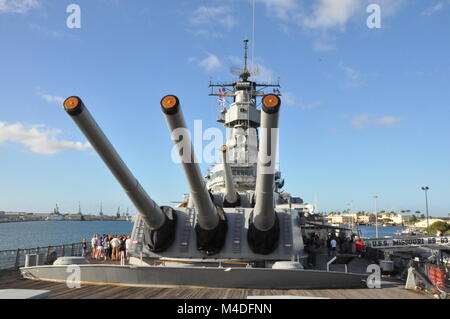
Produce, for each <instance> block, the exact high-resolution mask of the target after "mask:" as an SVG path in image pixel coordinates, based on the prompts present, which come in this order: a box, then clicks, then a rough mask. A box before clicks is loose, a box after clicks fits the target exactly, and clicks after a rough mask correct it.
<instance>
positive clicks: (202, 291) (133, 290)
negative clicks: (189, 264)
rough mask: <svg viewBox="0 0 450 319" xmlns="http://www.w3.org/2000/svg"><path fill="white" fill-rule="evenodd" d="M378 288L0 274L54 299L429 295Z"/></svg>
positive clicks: (3, 282)
mask: <svg viewBox="0 0 450 319" xmlns="http://www.w3.org/2000/svg"><path fill="white" fill-rule="evenodd" d="M383 285H384V286H383V288H382V289H323V290H305V289H303V290H302V289H298V290H295V289H293V290H274V289H221V288H188V287H179V288H162V287H152V288H145V287H123V286H98V285H82V287H81V288H79V289H75V288H74V289H69V288H67V286H66V285H65V284H63V283H54V282H45V281H36V280H26V279H21V278H20V277H19V274H18V272H17V271H2V272H0V289H10V288H16V289H43V290H51V291H52V294H51V295H50V298H54V299H245V298H247V296H267V297H270V296H303V297H321V298H331V299H427V298H431V296H429V295H427V294H424V293H421V292H415V291H409V290H406V289H404V288H403V285H404V284H403V283H397V282H388V283H387V282H386V283H383Z"/></svg>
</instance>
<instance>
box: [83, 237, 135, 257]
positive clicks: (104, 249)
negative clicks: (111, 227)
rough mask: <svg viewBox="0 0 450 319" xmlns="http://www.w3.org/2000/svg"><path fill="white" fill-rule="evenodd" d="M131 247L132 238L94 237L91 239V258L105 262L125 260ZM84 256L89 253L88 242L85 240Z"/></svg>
mask: <svg viewBox="0 0 450 319" xmlns="http://www.w3.org/2000/svg"><path fill="white" fill-rule="evenodd" d="M130 246H131V239H130V236H125V235H119V236H117V235H107V234H103V235H101V236H100V235H98V234H96V235H93V236H92V239H91V258H93V259H104V260H124V259H125V258H127V257H128V250H129V249H130ZM82 248H83V256H86V253H87V240H86V238H83V243H82Z"/></svg>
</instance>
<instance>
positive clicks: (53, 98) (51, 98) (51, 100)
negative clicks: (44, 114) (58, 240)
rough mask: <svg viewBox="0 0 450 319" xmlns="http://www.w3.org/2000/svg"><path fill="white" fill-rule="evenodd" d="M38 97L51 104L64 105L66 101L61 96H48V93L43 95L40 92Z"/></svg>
mask: <svg viewBox="0 0 450 319" xmlns="http://www.w3.org/2000/svg"><path fill="white" fill-rule="evenodd" d="M38 95H39V96H40V97H42V98H43V99H44V100H46V101H47V102H49V103H57V104H59V105H62V104H63V103H64V100H65V99H64V98H62V97H61V96H57V95H51V94H46V93H42V92H38Z"/></svg>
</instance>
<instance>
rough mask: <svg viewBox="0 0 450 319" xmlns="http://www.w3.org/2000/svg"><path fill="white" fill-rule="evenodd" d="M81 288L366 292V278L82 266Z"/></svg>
mask: <svg viewBox="0 0 450 319" xmlns="http://www.w3.org/2000/svg"><path fill="white" fill-rule="evenodd" d="M73 267H74V266H73V265H72V266H37V267H24V268H21V269H20V271H21V273H22V276H23V277H24V278H26V279H34V280H44V281H54V282H67V280H68V278H69V279H70V278H72V276H71V274H72V273H73V272H74V268H73ZM77 267H79V270H80V272H79V273H80V281H79V283H80V284H81V285H122V286H138V287H155V286H158V287H210V288H250V289H280V290H281V289H331V288H341V289H343V288H362V287H364V286H365V283H364V280H365V278H366V275H362V274H352V273H342V272H326V271H318V270H294V269H265V268H258V269H255V268H226V267H223V268H220V267H168V266H118V265H78V266H77Z"/></svg>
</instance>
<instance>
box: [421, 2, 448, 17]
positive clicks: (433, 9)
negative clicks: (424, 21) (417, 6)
mask: <svg viewBox="0 0 450 319" xmlns="http://www.w3.org/2000/svg"><path fill="white" fill-rule="evenodd" d="M443 8H444V3H443V2H439V3H437V4H436V5H434V6H432V7H429V8H427V9H426V10H424V11H423V12H422V15H423V16H428V17H429V16H431V15H433V14H434V13H436V12H438V11H440V10H442V9H443Z"/></svg>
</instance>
